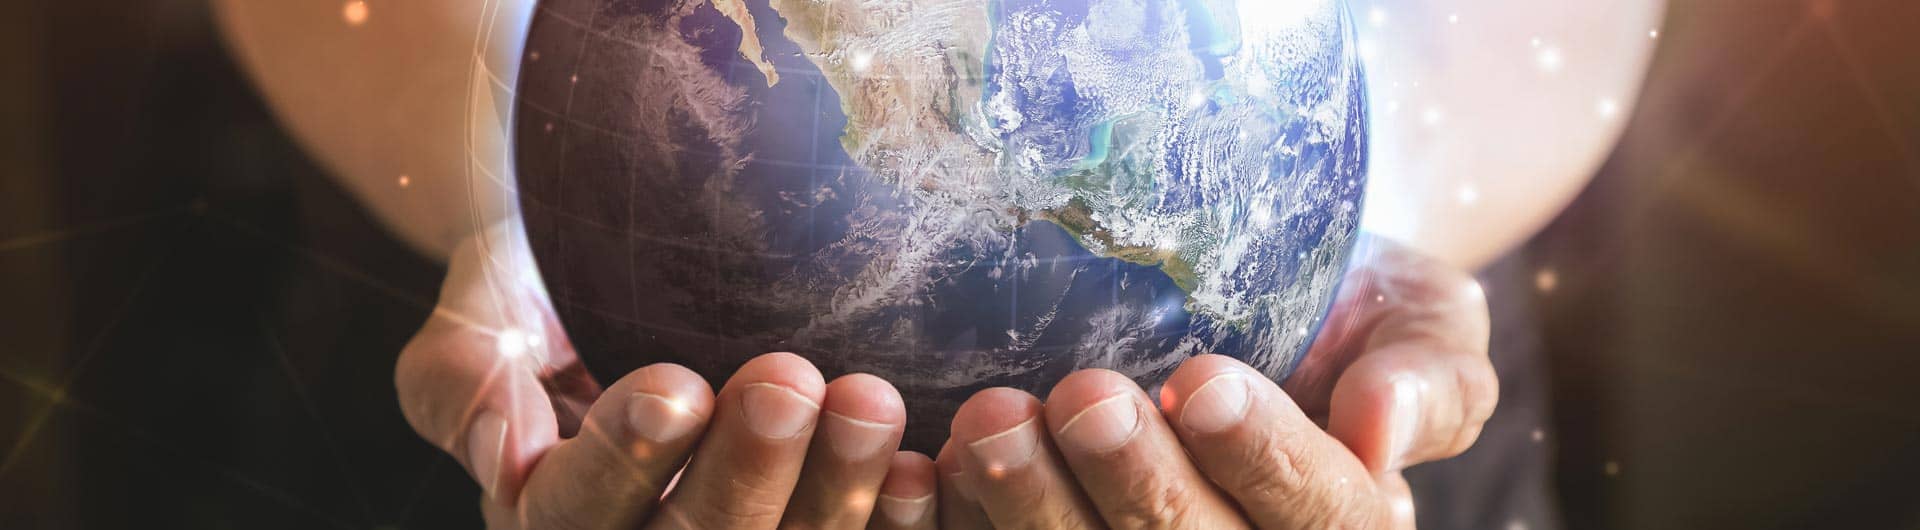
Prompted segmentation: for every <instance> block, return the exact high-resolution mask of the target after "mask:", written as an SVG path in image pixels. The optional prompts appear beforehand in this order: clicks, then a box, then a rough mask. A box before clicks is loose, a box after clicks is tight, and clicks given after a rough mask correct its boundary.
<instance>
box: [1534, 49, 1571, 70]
mask: <svg viewBox="0 0 1920 530" xmlns="http://www.w3.org/2000/svg"><path fill="white" fill-rule="evenodd" d="M1534 60H1535V61H1536V62H1539V63H1540V69H1541V70H1546V71H1548V72H1558V71H1560V66H1561V65H1562V63H1564V62H1565V61H1566V58H1565V57H1563V56H1561V55H1560V49H1559V48H1555V47H1552V46H1548V47H1546V48H1542V49H1541V50H1540V52H1539V53H1536V54H1534Z"/></svg>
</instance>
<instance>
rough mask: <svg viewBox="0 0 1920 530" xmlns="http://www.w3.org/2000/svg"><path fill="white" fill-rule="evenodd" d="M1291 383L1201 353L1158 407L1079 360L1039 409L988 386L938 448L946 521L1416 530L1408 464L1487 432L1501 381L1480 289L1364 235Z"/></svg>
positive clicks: (1452, 450) (1462, 446)
mask: <svg viewBox="0 0 1920 530" xmlns="http://www.w3.org/2000/svg"><path fill="white" fill-rule="evenodd" d="M1356 252H1358V253H1360V254H1359V255H1360V258H1358V259H1356V260H1355V262H1356V264H1357V266H1356V269H1355V270H1354V271H1352V272H1350V273H1348V276H1347V278H1346V281H1345V283H1344V285H1343V287H1342V290H1341V293H1340V294H1339V296H1338V298H1337V299H1336V301H1335V304H1334V307H1333V310H1332V312H1331V313H1330V315H1329V317H1328V320H1327V323H1326V327H1325V328H1324V330H1323V332H1322V333H1321V336H1320V337H1319V340H1317V341H1316V342H1315V344H1314V346H1313V347H1312V349H1311V351H1309V352H1308V354H1307V356H1306V357H1305V359H1304V360H1303V361H1302V365H1301V366H1300V368H1299V370H1297V371H1296V372H1295V374H1294V375H1293V376H1292V377H1291V378H1289V379H1288V380H1287V383H1286V386H1285V387H1284V388H1283V387H1281V386H1279V385H1276V384H1274V383H1273V382H1272V381H1271V380H1269V379H1268V378H1266V377H1265V376H1263V375H1262V374H1260V373H1259V372H1257V371H1254V370H1253V369H1252V368H1250V367H1248V366H1247V365H1245V364H1242V363H1240V362H1239V361H1236V360H1233V359H1231V358H1228V357H1221V356H1216V355H1206V356H1200V357H1195V358H1193V359H1190V360H1188V361H1187V362H1186V363H1185V364H1184V365H1182V366H1181V367H1180V368H1179V369H1178V370H1176V371H1175V372H1174V374H1173V376H1172V377H1171V378H1169V379H1168V381H1167V383H1166V384H1165V386H1164V387H1163V388H1162V390H1161V392H1160V400H1159V409H1160V412H1161V414H1153V413H1152V411H1153V410H1154V408H1155V403H1154V402H1153V401H1152V400H1150V399H1148V396H1147V394H1146V393H1145V392H1143V391H1142V390H1141V389H1140V387H1139V386H1137V385H1135V384H1134V382H1133V381H1132V380H1130V379H1128V378H1126V377H1125V376H1122V375H1120V374H1118V373H1115V372H1111V371H1107V370H1083V371H1080V372H1077V373H1074V374H1072V375H1070V376H1068V377H1067V378H1066V379H1064V380H1062V381H1061V382H1060V383H1059V384H1058V385H1056V386H1055V387H1054V388H1053V390H1052V392H1051V393H1050V394H1049V395H1048V400H1047V401H1046V403H1045V404H1044V405H1043V404H1042V403H1041V402H1040V401H1039V400H1038V399H1035V398H1034V397H1033V396H1031V395H1028V394H1026V393H1024V392H1020V391H1017V390H1012V389H1005V388H998V389H990V390H987V391H983V392H981V393H979V394H977V395H975V396H974V397H973V398H972V399H970V400H969V401H968V402H967V403H966V404H965V405H963V406H962V407H961V408H960V411H959V412H958V413H956V414H955V416H954V419H953V429H952V433H953V437H952V438H951V439H949V440H948V442H947V446H946V448H945V449H943V450H942V451H941V454H940V457H939V462H938V464H939V469H940V471H941V474H942V477H941V491H940V493H941V494H940V495H939V498H940V504H941V506H940V510H939V511H940V518H941V523H942V524H941V526H942V527H943V528H986V527H998V528H1104V527H1108V526H1112V527H1121V528H1248V527H1257V528H1316V529H1317V528H1412V527H1413V526H1414V520H1413V500H1412V496H1411V493H1410V492H1409V491H1408V488H1407V483H1406V480H1405V479H1403V478H1402V477H1401V475H1400V470H1401V469H1403V468H1405V467H1406V466H1410V465H1413V464H1418V463H1421V462H1427V461H1432V460H1438V459H1444V458H1449V457H1452V456H1454V455H1457V454H1459V453H1460V452H1462V451H1465V450H1466V448H1467V447H1468V446H1470V445H1472V443H1473V441H1474V440H1475V439H1476V438H1478V437H1479V433H1480V428H1481V425H1482V424H1484V423H1485V422H1486V420H1487V418H1488V417H1489V416H1491V415H1492V413H1493V407H1494V403H1495V401H1496V400H1497V397H1496V395H1497V392H1498V390H1497V387H1498V384H1497V382H1496V381H1495V377H1494V372H1493V367H1492V365H1491V364H1490V363H1489V362H1488V360H1487V340H1488V316H1487V306H1486V300H1485V297H1484V294H1483V293H1482V292H1481V290H1480V287H1479V284H1478V283H1476V282H1474V280H1473V279H1472V278H1471V277H1470V276H1468V275H1466V274H1465V273H1463V272H1460V271H1458V270H1456V269H1453V268H1451V267H1448V266H1446V265H1444V264H1441V263H1440V262H1438V261H1436V260H1433V259H1430V258H1427V257H1425V256H1421V255H1419V254H1417V253H1415V252H1413V251H1411V250H1409V249H1406V248H1405V247H1401V246H1399V245H1396V244H1393V243H1391V242H1389V241H1385V240H1380V239H1368V240H1367V241H1365V242H1364V243H1363V244H1362V246H1361V248H1360V249H1357V250H1356Z"/></svg>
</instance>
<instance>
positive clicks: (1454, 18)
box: [1447, 13, 1460, 24]
mask: <svg viewBox="0 0 1920 530" xmlns="http://www.w3.org/2000/svg"><path fill="white" fill-rule="evenodd" d="M1447 23H1448V24H1459V23H1460V14H1459V13H1454V14H1451V15H1447Z"/></svg>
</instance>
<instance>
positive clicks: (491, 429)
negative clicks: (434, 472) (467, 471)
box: [467, 411, 507, 498]
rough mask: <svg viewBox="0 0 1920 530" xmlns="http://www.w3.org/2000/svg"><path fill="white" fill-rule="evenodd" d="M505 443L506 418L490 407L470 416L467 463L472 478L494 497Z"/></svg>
mask: <svg viewBox="0 0 1920 530" xmlns="http://www.w3.org/2000/svg"><path fill="white" fill-rule="evenodd" d="M506 447H507V420H506V418H502V417H500V415H499V414H497V413H494V412H492V411H487V412H483V413H481V414H480V416H479V417H477V418H474V420H473V427H471V428H470V430H468V431H467V463H468V464H469V465H472V466H473V477H474V478H473V479H474V481H476V482H479V483H480V488H481V489H484V490H486V492H487V498H494V495H495V490H496V489H498V488H499V486H500V458H501V456H503V455H504V452H505V451H506Z"/></svg>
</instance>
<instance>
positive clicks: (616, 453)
mask: <svg viewBox="0 0 1920 530" xmlns="http://www.w3.org/2000/svg"><path fill="white" fill-rule="evenodd" d="M520 234H521V232H520V230H519V227H518V226H514V225H511V224H502V225H495V226H494V227H492V228H490V229H488V230H486V231H484V232H482V233H481V234H480V235H477V236H475V237H474V238H471V239H469V240H468V241H466V242H465V243H463V244H462V245H460V247H459V248H458V249H457V250H456V251H455V252H454V255H453V257H452V259H451V262H450V264H449V271H448V274H447V280H446V283H445V285H443V286H442V288H441V293H440V301H439V305H438V307H436V308H435V309H434V312H433V316H432V317H430V318H429V320H428V321H427V323H426V325H425V326H424V327H423V328H422V329H421V330H420V332H419V334H417V335H415V336H414V338H413V340H412V342H410V343H409V344H408V345H407V347H406V349H405V350H404V351H402V352H401V355H400V361H399V365H398V366H397V368H396V370H395V375H394V379H395V384H396V385H397V386H398V388H399V395H400V404H401V408H402V410H403V412H404V413H405V415H406V418H407V422H408V423H409V424H411V425H412V426H413V428H414V430H415V431H416V432H418V433H419V434H420V435H421V436H422V437H423V438H426V439H427V441H428V442H431V443H433V444H434V445H435V446H436V447H439V448H440V449H442V450H444V451H446V452H447V453H448V454H450V455H452V456H453V457H454V459H456V460H458V461H459V462H460V463H461V464H462V465H463V466H465V468H466V469H467V471H468V473H469V474H471V475H472V476H473V477H474V480H475V481H477V482H478V483H479V484H480V486H481V488H482V489H483V490H485V494H484V495H483V498H482V501H481V505H482V511H483V512H484V514H485V517H486V520H487V524H488V526H489V527H491V528H603V527H623V528H631V527H637V526H641V525H643V524H644V525H646V526H648V527H650V528H660V527H668V528H676V527H686V528H773V527H775V526H776V525H777V526H781V527H799V528H824V527H832V528H843V527H861V526H866V525H868V524H869V522H871V523H872V525H873V526H874V527H877V528H932V527H933V521H934V517H935V514H934V510H933V509H932V505H933V498H932V495H933V492H934V489H935V485H934V476H935V475H934V471H933V462H932V461H931V460H929V459H928V458H927V457H926V456H923V455H919V454H915V453H898V454H896V453H895V451H896V449H897V447H898V446H899V442H900V435H901V432H902V430H903V426H904V425H905V420H906V410H905V407H904V405H903V402H902V401H901V398H900V394H899V393H898V392H897V391H895V390H894V388H893V387H892V386H891V385H889V384H887V383H886V382H885V381H882V380H880V379H878V378H875V377H873V376H869V375H861V374H856V375H849V376H846V377H841V378H839V379H836V380H834V381H833V382H832V383H831V384H829V383H826V382H825V381H824V379H823V378H822V377H821V375H820V372H819V371H818V370H816V369H815V368H814V367H813V365H812V364H809V363H808V362H807V361H805V360H804V359H801V358H800V357H798V356H795V355H792V354H781V353H775V354H767V355H763V356H760V357H759V358H756V359H754V360H752V361H750V362H748V363H747V364H746V365H745V366H743V367H741V368H740V370H739V371H737V372H735V373H734V375H733V377H732V378H731V379H730V380H728V382H727V384H726V386H725V387H724V388H722V389H721V390H720V393H719V394H718V395H717V396H716V395H715V394H714V393H713V392H712V390H711V388H710V387H708V385H707V383H706V381H705V380H703V379H702V378H701V377H700V376H699V375H697V374H695V373H694V372H692V371H691V370H688V369H686V368H684V367H681V366H677V365H671V364H656V365H652V366H648V367H645V368H641V369H639V370H635V371H634V372H632V373H630V374H627V375H626V376H625V377H623V378H621V379H620V380H619V381H617V382H615V383H614V384H613V385H612V386H610V387H608V388H606V389H605V390H604V391H603V390H602V389H601V388H600V387H599V385H597V384H596V383H595V382H594V381H593V379H592V378H591V377H590V376H588V375H587V373H586V371H585V369H584V368H583V367H582V366H581V364H580V361H579V359H578V357H577V356H576V355H574V352H573V349H572V347H571V345H570V344H569V343H568V342H567V340H566V339H565V334H564V333H563V332H562V331H561V329H560V326H559V323H558V320H557V319H556V318H555V317H554V313H553V311H552V309H551V307H552V306H551V304H550V302H549V300H548V299H547V296H546V292H545V290H544V289H543V288H542V287H541V285H540V280H539V276H538V273H537V272H535V268H534V266H533V262H532V257H531V255H530V254H529V253H528V252H527V251H526V248H527V247H526V244H525V239H524V237H523V236H521V235H520ZM689 459H691V463H688V462H689ZM683 466H684V468H685V470H684V473H682V468H683ZM883 481H884V483H883ZM669 490H671V491H669ZM876 504H877V506H878V507H879V511H880V512H881V514H882V515H883V516H882V517H871V521H869V518H870V516H871V515H873V512H874V511H875V510H874V508H875V506H876Z"/></svg>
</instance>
